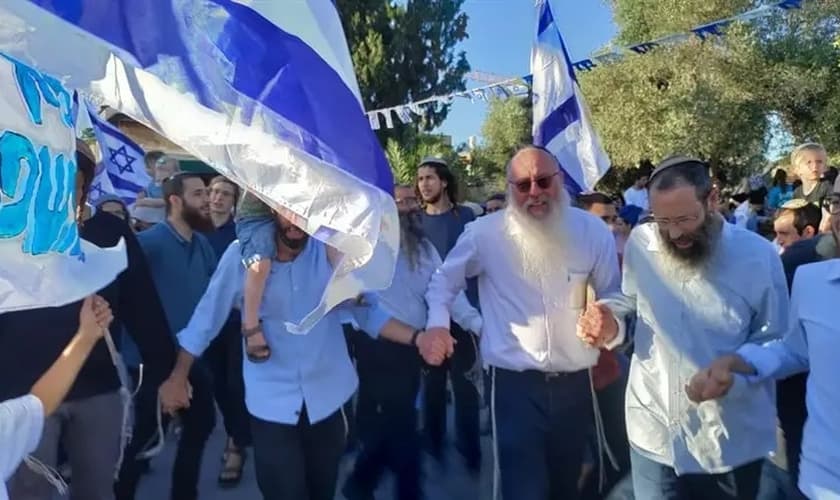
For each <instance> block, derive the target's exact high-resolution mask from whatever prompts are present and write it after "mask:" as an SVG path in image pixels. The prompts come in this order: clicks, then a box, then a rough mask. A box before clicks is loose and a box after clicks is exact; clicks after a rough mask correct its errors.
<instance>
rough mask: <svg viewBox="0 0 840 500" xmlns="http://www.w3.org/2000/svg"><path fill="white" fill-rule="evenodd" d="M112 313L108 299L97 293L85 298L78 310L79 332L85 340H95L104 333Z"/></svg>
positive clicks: (109, 323)
mask: <svg viewBox="0 0 840 500" xmlns="http://www.w3.org/2000/svg"><path fill="white" fill-rule="evenodd" d="M113 319H114V315H113V314H112V313H111V307H110V306H108V301H107V300H105V299H103V298H102V297H100V296H99V295H91V296H90V297H87V298H85V301H84V303H82V309H81V311H79V334H80V335H81V336H82V338H84V339H85V340H89V341H92V342H97V341H98V340H99V339H101V338H102V336H103V335H105V331H106V330H108V327H109V326H110V325H111V321H112V320H113Z"/></svg>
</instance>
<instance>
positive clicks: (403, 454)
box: [349, 331, 421, 500]
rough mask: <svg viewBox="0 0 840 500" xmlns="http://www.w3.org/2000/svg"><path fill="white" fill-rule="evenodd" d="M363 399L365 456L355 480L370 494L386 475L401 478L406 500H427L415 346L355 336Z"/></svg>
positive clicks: (360, 419)
mask: <svg viewBox="0 0 840 500" xmlns="http://www.w3.org/2000/svg"><path fill="white" fill-rule="evenodd" d="M353 344H354V351H355V354H356V363H357V364H356V368H357V371H358V373H359V396H358V404H357V408H356V410H357V411H356V418H357V425H358V429H359V438H360V440H361V452H360V453H359V456H358V458H357V460H356V465H355V468H354V470H353V473H352V475H351V477H350V479H349V481H351V482H352V483H353V484H352V487H353V488H354V489H356V490H357V491H360V492H362V493H364V494H365V495H370V494H372V493H373V492H374V491H375V490H376V486H377V484H378V483H379V480H380V478H381V477H382V474H383V473H384V472H385V470H386V469H391V471H393V473H394V475H395V476H396V495H395V498H399V499H400V500H415V499H419V498H421V485H420V443H419V441H420V439H419V435H418V433H417V412H416V410H415V405H416V401H417V394H418V391H419V390H420V357H419V356H418V355H417V349H415V348H414V347H409V346H404V345H398V344H395V343H393V342H389V341H387V340H382V339H379V340H376V339H372V338H370V337H369V336H368V335H367V334H365V333H364V332H358V331H357V332H354V335H353Z"/></svg>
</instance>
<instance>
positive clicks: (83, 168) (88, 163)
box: [76, 150, 96, 222]
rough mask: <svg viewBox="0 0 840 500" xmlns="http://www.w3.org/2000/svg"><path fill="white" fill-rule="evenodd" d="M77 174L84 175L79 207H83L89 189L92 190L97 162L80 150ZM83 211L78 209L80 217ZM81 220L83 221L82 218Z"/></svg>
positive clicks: (77, 156) (77, 152) (77, 159)
mask: <svg viewBox="0 0 840 500" xmlns="http://www.w3.org/2000/svg"><path fill="white" fill-rule="evenodd" d="M76 175H81V176H82V196H81V198H79V207H81V206H84V205H85V203H87V198H88V191H90V185H91V184H93V177H94V176H95V175H96V164H95V163H93V160H91V159H90V157H89V156H87V155H86V154H84V153H82V152H80V151H79V150H76ZM79 207H76V208H79ZM82 212H83V211H82V210H79V211H78V213H79V217H82ZM79 222H81V219H80V221H79Z"/></svg>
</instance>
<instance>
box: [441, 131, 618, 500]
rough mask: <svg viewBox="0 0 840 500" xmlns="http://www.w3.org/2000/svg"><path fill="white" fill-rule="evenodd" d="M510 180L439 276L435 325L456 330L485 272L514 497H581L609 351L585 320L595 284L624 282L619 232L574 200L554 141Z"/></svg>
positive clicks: (486, 340) (485, 346) (496, 390)
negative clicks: (453, 325)
mask: <svg viewBox="0 0 840 500" xmlns="http://www.w3.org/2000/svg"><path fill="white" fill-rule="evenodd" d="M507 179H508V183H509V185H510V187H509V189H508V191H509V195H508V200H509V201H510V204H509V206H508V207H507V208H506V209H504V210H501V211H499V212H496V213H494V214H491V215H488V216H486V217H483V218H481V219H478V220H477V221H475V222H473V223H471V224H469V225H467V227H466V229H465V231H464V233H463V234H462V235H461V237H460V239H459V240H458V243H457V244H456V245H455V247H454V248H453V249H452V251H451V252H450V253H449V255H448V256H447V258H446V260H445V261H444V263H443V265H442V266H441V267H440V269H439V270H438V272H437V273H436V274H435V275H434V276H433V277H432V280H431V282H430V284H429V290H428V292H427V294H426V301H427V303H428V305H429V321H428V331H429V332H435V331H438V333H446V330H447V329H448V328H449V311H450V309H451V306H452V304H453V303H454V300H455V298H456V296H457V295H458V294H459V293H460V292H461V291H462V290H464V288H465V287H466V279H467V278H473V277H477V278H478V288H479V297H480V299H479V300H480V304H481V310H482V315H483V328H482V331H481V338H480V342H481V344H480V346H481V352H482V354H483V358H484V362H485V364H486V365H488V366H489V367H490V369H491V377H492V384H491V393H492V399H491V411H492V413H493V425H494V427H495V433H494V434H495V436H494V437H495V445H496V446H497V448H498V450H497V458H498V466H499V471H500V473H501V491H502V496H503V498H504V499H505V500H546V499H549V498H550V499H563V500H569V499H571V500H574V499H576V498H578V496H579V493H578V488H577V483H578V479H579V476H580V471H581V463H582V461H583V457H584V448H585V445H586V440H587V438H588V431H589V429H591V427H592V422H593V420H592V415H593V414H592V394H591V385H590V380H589V373H588V370H589V368H590V367H592V366H593V365H594V364H595V362H596V360H597V359H598V350H597V349H595V348H592V347H590V346H588V345H585V344H584V343H583V342H581V341H580V339H579V338H578V337H577V336H576V323H577V320H578V318H579V315H580V314H581V313H582V311H583V310H584V307H585V303H586V299H587V295H588V294H587V284H588V283H591V284H592V286H593V287H594V290H595V292H596V294H597V295H598V296H599V297H602V296H607V295H611V294H615V293H617V292H618V289H619V281H620V276H619V271H618V259H616V253H615V239H614V238H613V236H612V234H611V233H610V231H609V229H608V228H607V226H606V225H604V223H603V222H601V221H600V220H599V219H597V218H596V217H595V216H593V215H591V214H588V213H586V212H584V211H582V210H579V209H577V208H573V207H571V206H570V205H569V196H568V194H567V193H566V192H565V190H564V189H563V172H562V171H561V170H560V165H559V164H558V163H557V160H556V159H555V157H554V156H553V155H552V154H551V153H550V152H548V151H547V150H545V149H543V148H540V147H537V146H526V147H524V148H523V149H521V150H519V151H518V152H517V153H516V154H515V155H514V156H513V158H512V159H511V160H510V163H509V164H508V167H507ZM440 330H443V331H442V332H440ZM622 337H623V332H617V333H616V335H614V336H613V338H611V339H610V342H602V343H601V345H604V344H607V347H613V346H614V345H617V344H618V343H620V342H621V340H622ZM456 349H457V347H456ZM494 486H495V485H494ZM494 489H495V488H494Z"/></svg>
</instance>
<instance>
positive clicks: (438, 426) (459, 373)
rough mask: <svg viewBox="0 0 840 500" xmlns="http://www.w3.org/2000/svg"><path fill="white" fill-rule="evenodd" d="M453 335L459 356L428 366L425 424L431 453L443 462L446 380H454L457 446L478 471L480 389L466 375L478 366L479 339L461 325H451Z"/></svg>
mask: <svg viewBox="0 0 840 500" xmlns="http://www.w3.org/2000/svg"><path fill="white" fill-rule="evenodd" d="M451 332H452V336H453V337H454V338H455V340H456V341H457V342H458V345H457V347H456V348H455V353H454V355H453V356H452V358H450V359H449V360H447V361H445V362H444V363H443V364H442V365H441V366H436V367H433V366H428V367H426V375H425V386H424V406H423V425H424V431H425V434H426V436H425V437H426V440H427V444H428V449H429V452H430V453H431V454H432V456H434V457H435V458H437V459H438V460H440V459H441V458H442V456H443V445H444V441H445V439H446V377H447V375H449V377H450V379H451V381H452V390H453V392H454V398H455V437H456V446H457V448H458V450H459V451H460V452H461V454H462V455H463V457H464V459H466V461H467V465H468V466H470V467H475V468H477V467H478V466H479V465H480V464H481V443H480V441H479V407H480V404H479V400H478V389H477V388H476V386H475V384H474V383H473V382H471V381H470V380H468V379H467V377H466V374H467V372H468V371H469V370H470V368H472V366H473V364H474V363H475V360H476V356H477V352H476V343H475V339H473V338H471V334H470V333H468V332H466V331H464V330H463V329H461V328H460V327H459V326H458V325H456V324H454V323H453V324H452V325H451Z"/></svg>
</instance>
